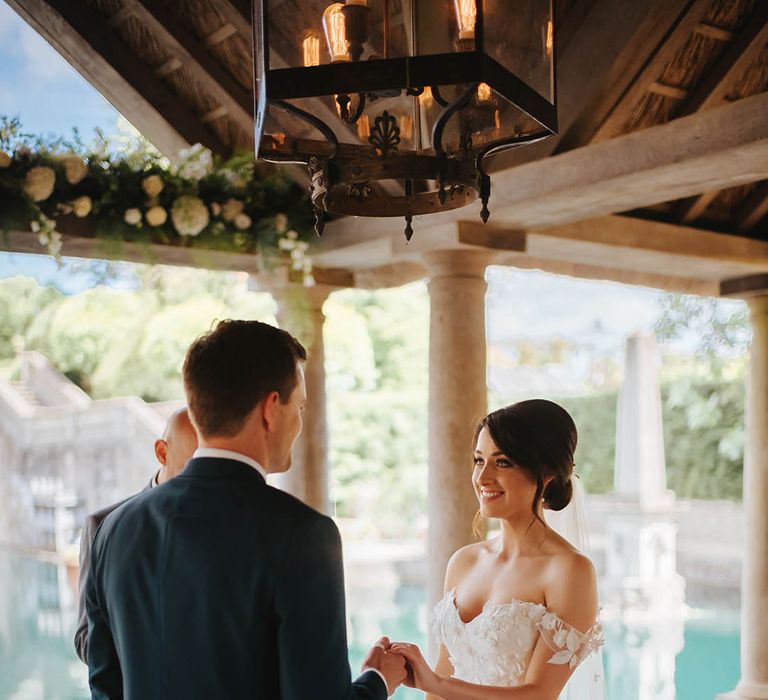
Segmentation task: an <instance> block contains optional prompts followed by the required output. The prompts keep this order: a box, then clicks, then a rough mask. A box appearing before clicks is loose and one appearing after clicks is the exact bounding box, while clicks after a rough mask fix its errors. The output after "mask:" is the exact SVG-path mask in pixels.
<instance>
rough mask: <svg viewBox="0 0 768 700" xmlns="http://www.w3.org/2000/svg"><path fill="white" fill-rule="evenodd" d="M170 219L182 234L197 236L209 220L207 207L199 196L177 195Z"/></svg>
mask: <svg viewBox="0 0 768 700" xmlns="http://www.w3.org/2000/svg"><path fill="white" fill-rule="evenodd" d="M171 219H172V220H173V225H174V226H175V228H176V230H177V231H178V232H179V233H180V234H181V235H182V236H197V234H199V233H200V231H202V230H203V229H204V228H205V227H206V226H207V225H208V222H209V221H210V216H209V214H208V207H206V206H205V202H203V200H202V199H200V198H199V197H192V196H189V195H184V196H183V197H179V198H178V199H177V200H176V201H175V202H174V203H173V208H172V209H171Z"/></svg>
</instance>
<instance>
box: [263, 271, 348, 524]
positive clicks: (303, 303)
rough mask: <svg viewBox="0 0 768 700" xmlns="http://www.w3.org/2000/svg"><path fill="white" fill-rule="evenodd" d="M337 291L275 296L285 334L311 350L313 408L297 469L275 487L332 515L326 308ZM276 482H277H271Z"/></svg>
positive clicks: (296, 453) (307, 373)
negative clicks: (325, 342)
mask: <svg viewBox="0 0 768 700" xmlns="http://www.w3.org/2000/svg"><path fill="white" fill-rule="evenodd" d="M333 289H334V288H333V287H329V286H326V285H317V286H315V287H311V288H307V289H303V288H290V287H289V288H286V289H283V290H277V291H273V292H272V294H273V297H274V298H275V301H276V302H277V319H278V323H279V324H280V327H281V328H285V330H287V331H289V332H290V333H292V334H293V335H295V336H296V337H297V338H298V339H299V340H300V341H301V342H302V344H304V346H305V347H306V349H307V362H306V363H305V365H304V378H305V379H306V383H307V406H306V409H305V411H304V427H303V428H302V431H301V434H300V435H299V437H298V439H297V440H296V445H295V446H294V450H293V466H292V467H291V469H290V470H289V471H287V472H286V473H285V474H280V475H276V476H275V477H274V483H275V485H276V486H278V487H279V488H281V489H283V490H284V491H287V492H288V493H291V494H293V495H294V496H296V497H297V498H299V499H301V500H302V501H304V502H305V503H306V504H307V505H309V506H312V508H314V509H315V510H318V511H320V512H321V513H325V514H326V515H331V514H332V513H331V504H330V498H329V493H328V481H329V469H328V419H327V409H326V398H325V350H324V343H323V325H324V322H325V315H324V314H323V303H324V302H325V300H326V299H327V298H328V295H329V294H330V293H331V292H332V291H333ZM270 480H272V479H270Z"/></svg>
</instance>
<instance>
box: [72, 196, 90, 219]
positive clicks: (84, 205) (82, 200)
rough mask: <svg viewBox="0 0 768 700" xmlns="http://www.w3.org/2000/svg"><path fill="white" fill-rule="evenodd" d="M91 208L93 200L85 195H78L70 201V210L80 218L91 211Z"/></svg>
mask: <svg viewBox="0 0 768 700" xmlns="http://www.w3.org/2000/svg"><path fill="white" fill-rule="evenodd" d="M91 209H93V202H92V201H91V198H90V197H88V196H86V195H83V196H82V197H78V198H77V199H75V200H74V201H73V202H72V211H73V212H74V213H75V216H78V217H80V218H81V219H82V218H83V217H84V216H88V214H90V213H91Z"/></svg>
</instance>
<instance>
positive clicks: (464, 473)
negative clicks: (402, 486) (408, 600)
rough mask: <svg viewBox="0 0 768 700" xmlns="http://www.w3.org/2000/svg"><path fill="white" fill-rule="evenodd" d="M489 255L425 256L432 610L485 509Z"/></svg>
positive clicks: (441, 253)
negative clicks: (479, 491)
mask: <svg viewBox="0 0 768 700" xmlns="http://www.w3.org/2000/svg"><path fill="white" fill-rule="evenodd" d="M491 260H492V255H491V254H489V253H487V252H485V251H473V250H461V251H459V250H452V251H436V252H431V253H427V254H426V255H425V256H424V263H425V265H426V268H427V272H428V275H429V298H430V328H429V491H428V493H429V550H428V580H427V586H428V588H427V594H428V601H429V605H430V607H431V606H433V605H434V604H435V603H436V602H437V601H438V600H439V599H440V598H441V597H442V595H443V581H444V578H445V567H446V564H447V563H448V560H449V559H450V557H451V555H452V554H453V553H454V552H455V551H456V550H457V549H459V548H460V547H463V546H464V545H466V544H469V543H470V542H472V541H473V536H472V520H473V518H474V516H475V513H476V512H477V509H478V503H477V499H476V498H475V494H474V491H473V489H472V484H471V474H472V468H471V461H470V460H471V454H472V447H473V446H472V438H473V434H474V429H475V425H476V424H477V422H478V420H479V419H481V418H482V417H483V416H484V415H485V413H486V412H487V408H488V390H487V384H486V341H485V293H486V289H487V285H486V282H485V269H486V267H487V266H488V265H489V264H490V262H491Z"/></svg>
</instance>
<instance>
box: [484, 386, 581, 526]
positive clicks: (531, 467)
mask: <svg viewBox="0 0 768 700" xmlns="http://www.w3.org/2000/svg"><path fill="white" fill-rule="evenodd" d="M483 428H487V429H488V432H489V433H490V434H491V437H492V438H493V441H494V442H495V443H496V446H497V447H498V448H499V450H501V452H503V453H504V454H505V455H506V456H507V457H508V458H509V459H510V460H511V461H512V462H513V463H514V464H515V465H517V466H518V467H520V468H521V469H524V470H525V471H527V472H528V473H529V474H530V475H531V476H532V477H533V478H534V479H536V494H535V496H534V498H533V503H532V504H531V509H532V511H533V514H534V516H535V517H538V515H537V513H538V507H539V503H540V502H541V501H543V502H544V507H545V508H549V509H550V510H562V509H563V508H565V506H567V505H568V504H569V503H570V501H571V497H572V496H573V487H572V486H571V475H572V474H573V453H574V451H575V450H576V441H577V440H578V435H577V432H576V424H575V423H574V422H573V418H571V416H570V414H569V413H568V411H566V410H565V409H564V408H563V407H562V406H558V405H557V404H556V403H554V402H553V401H546V400H545V399H531V400H529V401H520V402H519V403H515V404H512V405H511V406H505V407H504V408H500V409H499V410H497V411H494V412H493V413H489V414H488V415H487V416H486V417H485V418H483V420H481V421H480V423H479V425H478V426H477V430H476V432H475V443H477V437H478V436H479V435H480V431H481V430H482V429H483ZM548 476H551V477H552V481H550V482H549V484H548V485H547V486H546V488H545V487H544V480H545V479H546V478H547V477H548Z"/></svg>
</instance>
